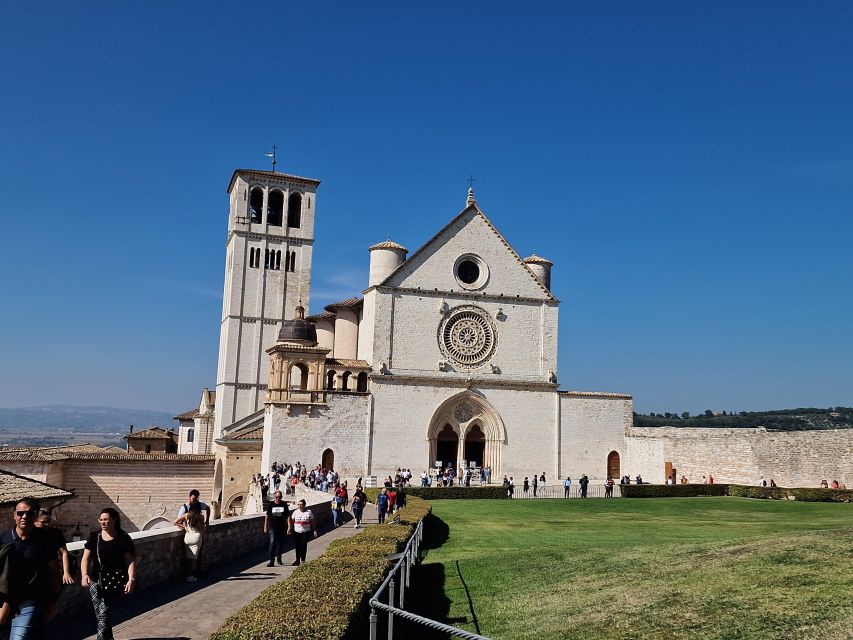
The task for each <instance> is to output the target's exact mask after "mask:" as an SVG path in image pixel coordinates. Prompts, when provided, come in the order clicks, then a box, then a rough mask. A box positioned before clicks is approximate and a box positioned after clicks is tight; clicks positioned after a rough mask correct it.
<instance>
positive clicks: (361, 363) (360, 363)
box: [326, 358, 370, 369]
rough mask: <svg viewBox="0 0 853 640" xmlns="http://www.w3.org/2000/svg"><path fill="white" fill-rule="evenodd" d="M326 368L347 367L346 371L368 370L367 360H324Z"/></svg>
mask: <svg viewBox="0 0 853 640" xmlns="http://www.w3.org/2000/svg"><path fill="white" fill-rule="evenodd" d="M326 366H327V367H347V368H348V369H370V363H369V362H367V360H350V359H347V358H326Z"/></svg>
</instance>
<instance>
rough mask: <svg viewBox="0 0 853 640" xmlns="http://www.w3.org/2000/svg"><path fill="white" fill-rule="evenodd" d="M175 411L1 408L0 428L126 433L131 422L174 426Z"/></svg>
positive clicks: (48, 406) (62, 406)
mask: <svg viewBox="0 0 853 640" xmlns="http://www.w3.org/2000/svg"><path fill="white" fill-rule="evenodd" d="M174 415H175V414H174V413H166V412H165V411H147V410H145V409H119V408H117V407H75V406H70V405H57V404H54V405H46V406H43V407H18V408H7V409H4V408H0V429H2V430H5V431H8V430H12V429H14V430H31V431H45V430H49V429H63V430H69V429H70V430H85V431H96V430H106V431H117V432H120V433H126V432H127V431H128V430H129V429H130V425H134V426H135V427H136V428H145V427H148V426H150V425H152V424H154V425H158V426H161V427H174V426H177V423H176V422H175V421H174V420H173V416H174Z"/></svg>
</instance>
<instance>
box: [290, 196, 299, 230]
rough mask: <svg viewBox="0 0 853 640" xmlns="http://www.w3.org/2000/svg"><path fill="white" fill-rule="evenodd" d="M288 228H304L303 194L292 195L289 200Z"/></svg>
mask: <svg viewBox="0 0 853 640" xmlns="http://www.w3.org/2000/svg"><path fill="white" fill-rule="evenodd" d="M287 226H288V227H293V228H295V229H298V228H299V227H301V226H302V194H301V193H291V194H290V198H288V199H287Z"/></svg>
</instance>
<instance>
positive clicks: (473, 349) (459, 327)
mask: <svg viewBox="0 0 853 640" xmlns="http://www.w3.org/2000/svg"><path fill="white" fill-rule="evenodd" d="M439 346H440V347H441V350H442V352H443V353H444V354H445V355H446V356H447V357H448V358H449V359H450V360H452V361H453V362H454V363H455V364H457V365H460V366H462V367H477V366H479V365H481V364H482V363H483V362H485V361H486V360H487V359H488V358H489V357H490V356H491V355H492V352H493V351H494V349H495V330H494V328H493V327H492V322H491V319H490V318H489V316H488V315H487V314H486V313H485V312H484V311H483V310H481V309H479V308H477V307H462V308H459V309H456V310H454V311H452V312H451V313H449V314H448V316H447V317H446V318H445V320H444V322H443V323H442V325H441V327H440V329H439Z"/></svg>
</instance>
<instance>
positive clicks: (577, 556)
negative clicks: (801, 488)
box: [410, 498, 853, 640]
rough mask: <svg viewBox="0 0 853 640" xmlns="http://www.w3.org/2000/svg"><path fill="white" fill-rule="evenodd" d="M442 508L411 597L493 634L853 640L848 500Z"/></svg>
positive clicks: (445, 504) (448, 504)
mask: <svg viewBox="0 0 853 640" xmlns="http://www.w3.org/2000/svg"><path fill="white" fill-rule="evenodd" d="M433 513H434V517H433V518H432V519H431V522H430V532H431V533H430V535H431V536H432V538H433V539H435V540H437V541H438V542H437V544H438V546H437V548H433V549H430V550H429V551H428V555H427V557H426V559H425V560H424V564H423V567H422V570H421V571H422V573H421V578H420V580H419V581H418V585H419V586H418V593H417V598H411V599H410V601H412V600H417V601H418V602H419V605H418V609H419V610H420V611H423V612H424V613H427V614H431V615H433V616H439V617H440V618H441V619H444V620H446V621H449V622H450V623H451V624H454V625H456V626H459V627H461V628H463V629H468V630H470V631H476V630H477V629H479V632H480V633H482V634H484V635H487V636H490V637H492V638H497V639H501V640H506V639H510V638H525V639H527V638H535V639H537V640H538V639H541V640H547V639H555V638H566V639H572V640H593V639H595V640H605V639H607V640H615V639H619V640H622V639H626V640H627V639H629V638H630V639H638V638H661V639H667V640H668V639H677V638H690V639H696V640H699V639H701V640H711V639H719V640H722V639H723V638H725V639H735V638H737V639H746V638H749V639H755V640H759V639H760V640H770V639H778V638H786V639H787V638H791V639H794V638H796V639H801V638H808V639H819V640H839V639H845V640H847V639H851V638H853V506H851V505H849V504H822V503H805V502H789V501H785V502H783V501H770V500H750V499H745V498H663V499H636V500H628V499H614V500H585V501H581V500H514V501H503V500H443V501H434V502H433ZM442 585H443V588H442ZM475 621H476V624H475Z"/></svg>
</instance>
